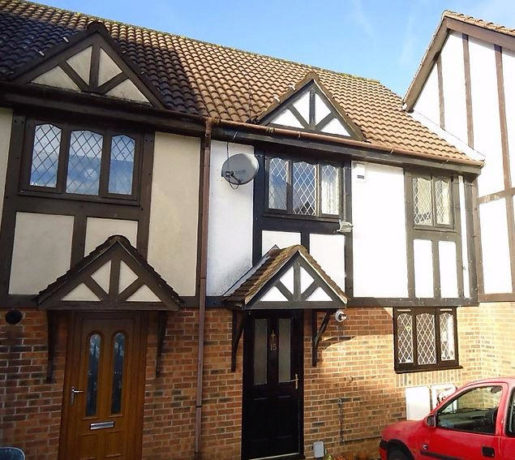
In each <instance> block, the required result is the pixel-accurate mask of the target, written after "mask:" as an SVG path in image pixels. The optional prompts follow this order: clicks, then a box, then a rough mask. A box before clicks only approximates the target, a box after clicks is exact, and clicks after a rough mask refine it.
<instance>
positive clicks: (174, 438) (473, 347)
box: [0, 304, 515, 460]
mask: <svg viewBox="0 0 515 460" xmlns="http://www.w3.org/2000/svg"><path fill="white" fill-rule="evenodd" d="M514 313H515V305H514V304H497V305H493V304H490V305H482V306H481V307H480V308H462V309H459V310H458V332H459V352H460V364H461V365H462V369H457V370H448V371H438V372H419V373H408V374H396V373H395V372H394V371H393V336H392V328H393V324H392V316H391V315H392V312H391V309H382V308H368V309H367V308H360V309H349V310H347V315H348V319H347V321H346V322H345V323H344V325H343V326H340V325H338V324H336V323H335V322H334V320H331V321H330V323H329V327H328V328H327V331H326V333H325V334H324V337H323V340H322V343H321V345H320V348H319V352H318V357H319V362H318V366H317V367H316V368H313V367H312V366H311V321H310V318H311V315H310V314H306V315H305V327H304V334H305V336H304V352H305V361H304V371H305V378H304V389H305V396H304V405H305V415H304V436H305V454H306V458H312V454H313V453H312V444H313V442H314V441H317V440H322V441H324V442H325V444H326V447H327V449H328V450H329V452H331V453H333V454H346V455H347V456H348V457H347V458H349V457H350V455H355V454H358V453H363V454H367V453H368V455H370V456H372V455H373V454H375V453H376V452H377V443H378V438H377V436H378V434H379V432H380V430H381V428H382V427H383V426H384V425H385V424H387V423H388V422H390V421H394V420H399V419H403V418H405V407H404V398H405V395H404V390H405V387H407V386H415V385H429V384H436V383H447V382H452V383H455V384H458V385H459V384H461V383H464V382H466V381H469V380H473V379H476V378H480V377H482V376H492V375H498V374H499V375H500V374H508V373H512V374H513V369H514V366H515V363H514V360H513V359H512V357H511V356H512V350H513V346H514V345H515V344H514V341H515V326H514V325H513V324H511V323H512V322H511V321H507V320H506V318H511V317H513V314H514ZM321 317H322V315H321V314H320V316H319V320H321ZM46 333H47V330H46V317H45V314H44V313H42V312H39V311H34V310H24V319H23V320H22V322H21V323H20V324H18V325H16V326H10V325H7V324H6V323H5V320H4V318H3V315H2V316H1V318H0V413H1V415H0V430H1V432H0V439H1V442H2V443H4V444H12V445H17V446H20V447H21V448H23V449H24V450H25V451H26V453H27V458H29V459H31V458H35V459H47V458H48V459H53V458H56V456H57V445H58V440H59V431H60V408H61V402H62V388H63V377H64V365H65V362H64V361H65V357H64V352H65V348H66V346H65V344H66V321H64V318H63V319H62V320H61V321H60V322H59V334H58V343H57V356H56V366H55V383H52V384H47V383H46V382H45V377H46V362H47V338H46ZM197 337H198V314H197V311H196V310H194V309H187V310H183V311H181V312H177V313H171V314H170V315H169V319H168V328H167V334H166V339H165V343H164V351H163V358H162V367H161V369H162V372H161V376H160V377H157V378H156V377H155V359H156V318H155V317H154V316H152V315H151V318H150V323H149V336H148V348H147V366H146V384H145V403H144V404H145V405H144V426H143V457H144V458H149V459H150V458H152V459H177V460H182V459H185V460H186V459H188V460H189V459H191V458H192V455H193V443H194V423H195V394H196V393H195V392H196V374H197ZM242 352H243V338H242V340H241V342H240V347H239V352H238V358H237V370H236V372H235V373H231V372H230V361H231V314H230V312H228V311H226V310H223V309H211V310H208V312H207V318H206V341H205V367H204V397H203V412H202V413H203V418H202V452H203V458H209V459H236V458H239V455H240V443H241V401H242ZM340 410H341V414H342V416H343V417H341V416H340ZM342 422H343V423H342ZM342 436H343V439H342ZM350 458H352V457H350Z"/></svg>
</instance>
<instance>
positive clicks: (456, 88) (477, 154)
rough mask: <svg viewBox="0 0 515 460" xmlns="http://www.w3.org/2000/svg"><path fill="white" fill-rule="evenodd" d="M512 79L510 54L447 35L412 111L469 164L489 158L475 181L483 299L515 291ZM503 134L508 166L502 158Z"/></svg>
mask: <svg viewBox="0 0 515 460" xmlns="http://www.w3.org/2000/svg"><path fill="white" fill-rule="evenodd" d="M438 67H439V68H440V74H441V79H440V81H439V78H438ZM467 76H469V82H470V94H467V86H466V84H467ZM514 77H515V53H514V52H513V51H509V50H507V49H505V48H497V49H496V47H495V46H494V44H492V43H488V42H486V41H482V40H479V39H476V38H473V37H467V36H464V35H462V34H461V33H457V32H453V31H450V32H449V34H448V36H447V39H446V41H445V43H444V45H443V47H442V50H441V53H440V59H439V60H438V63H435V64H434V65H433V68H432V70H431V72H430V74H429V76H428V78H427V79H426V82H425V84H424V86H423V88H422V90H421V92H420V94H419V96H418V99H417V101H416V103H415V105H414V107H413V117H414V118H415V119H417V120H419V121H420V122H421V123H423V124H424V125H426V126H427V127H428V128H429V129H431V130H432V131H434V132H436V133H437V134H438V135H440V136H441V137H443V138H444V139H446V140H447V141H448V142H450V143H451V144H453V145H455V146H456V147H457V148H458V149H459V150H461V151H463V152H465V153H467V154H468V155H469V156H471V157H472V158H475V159H483V160H485V165H484V167H483V168H482V171H481V174H480V176H479V178H478V180H477V185H478V194H479V198H480V202H479V205H478V208H479V217H480V220H481V226H480V230H481V238H480V241H481V246H482V261H481V262H482V266H481V265H479V267H478V269H479V270H480V273H479V279H480V281H481V280H482V285H481V286H480V292H479V294H480V295H481V294H485V295H488V294H502V293H507V294H510V293H512V291H513V282H512V269H511V267H510V264H515V259H514V255H513V247H512V248H511V253H510V244H509V239H510V236H509V231H510V226H511V227H512V228H513V227H514V226H515V223H514V222H510V221H509V220H508V219H510V220H511V219H513V217H511V213H512V212H513V211H512V208H513V209H515V202H514V199H513V192H512V190H513V184H514V183H515V124H514V123H513V120H515V78H514ZM440 96H441V97H440ZM440 99H441V102H442V104H440ZM440 112H442V113H440ZM503 112H504V114H505V118H506V122H504V120H503V118H502V115H503ZM504 131H505V133H504ZM503 136H505V143H504V148H505V150H506V156H507V158H508V160H509V161H506V160H504V159H503ZM505 177H506V178H509V182H506V179H505ZM508 300H511V297H510V298H508Z"/></svg>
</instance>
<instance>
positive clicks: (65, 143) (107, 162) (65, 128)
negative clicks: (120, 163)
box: [19, 118, 143, 205]
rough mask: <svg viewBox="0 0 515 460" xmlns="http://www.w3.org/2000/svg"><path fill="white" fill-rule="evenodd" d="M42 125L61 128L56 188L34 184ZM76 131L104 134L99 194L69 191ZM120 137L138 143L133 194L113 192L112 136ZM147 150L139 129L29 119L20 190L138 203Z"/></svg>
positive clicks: (56, 195)
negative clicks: (34, 162) (35, 150)
mask: <svg viewBox="0 0 515 460" xmlns="http://www.w3.org/2000/svg"><path fill="white" fill-rule="evenodd" d="M39 125H53V126H55V127H57V128H59V129H60V130H61V141H60V146H59V158H58V165H57V178H56V185H55V187H44V186H37V185H31V183H30V179H31V171H32V160H33V158H32V155H33V147H34V138H35V132H36V127H37V126H39ZM73 131H91V132H93V133H95V134H99V135H101V136H102V137H103V142H102V153H101V159H100V177H99V191H98V194H97V195H90V194H81V193H70V192H67V191H66V184H67V176H68V164H69V156H70V138H71V133H72V132H73ZM116 136H128V137H130V138H132V139H133V140H134V142H135V148H134V163H133V171H132V191H131V193H130V194H119V193H111V192H109V174H110V167H111V147H112V139H113V137H116ZM142 151H143V135H142V134H141V133H139V132H137V131H133V130H129V129H124V128H114V127H110V126H109V127H104V128H101V127H99V126H98V125H95V124H90V123H84V124H82V123H76V122H74V123H68V122H63V121H59V120H55V119H41V118H37V119H29V120H27V122H26V126H25V136H24V148H23V158H22V169H21V178H20V186H19V192H20V194H23V195H33V196H44V197H54V198H64V199H70V200H81V201H94V202H108V203H120V202H122V203H126V204H133V205H137V204H138V203H139V199H140V183H141V162H142V157H143V155H142Z"/></svg>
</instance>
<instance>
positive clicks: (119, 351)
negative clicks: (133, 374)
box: [111, 332, 125, 414]
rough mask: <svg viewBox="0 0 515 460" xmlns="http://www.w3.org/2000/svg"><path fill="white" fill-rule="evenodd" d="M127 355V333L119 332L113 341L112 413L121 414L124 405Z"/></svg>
mask: <svg viewBox="0 0 515 460" xmlns="http://www.w3.org/2000/svg"><path fill="white" fill-rule="evenodd" d="M124 355H125V335H124V334H123V333H122V332H118V334H116V335H115V336H114V342H113V388H112V394H111V414H119V413H120V410H121V407H122V385H123V357H124Z"/></svg>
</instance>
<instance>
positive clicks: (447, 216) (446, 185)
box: [435, 178, 451, 225]
mask: <svg viewBox="0 0 515 460" xmlns="http://www.w3.org/2000/svg"><path fill="white" fill-rule="evenodd" d="M435 201H436V223H437V224H443V225H450V223H451V194H450V181H449V179H441V178H440V179H437V180H436V181H435Z"/></svg>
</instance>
